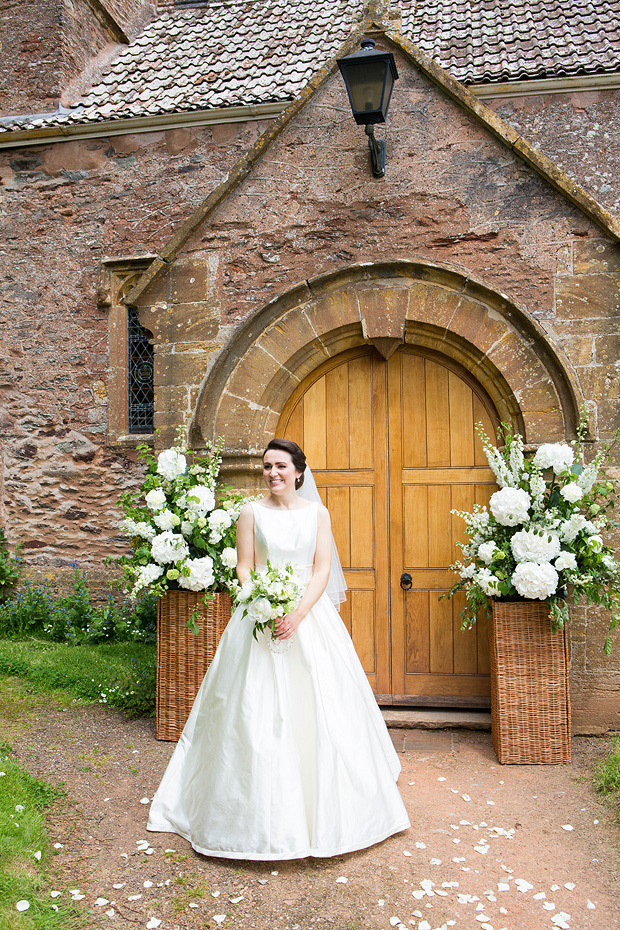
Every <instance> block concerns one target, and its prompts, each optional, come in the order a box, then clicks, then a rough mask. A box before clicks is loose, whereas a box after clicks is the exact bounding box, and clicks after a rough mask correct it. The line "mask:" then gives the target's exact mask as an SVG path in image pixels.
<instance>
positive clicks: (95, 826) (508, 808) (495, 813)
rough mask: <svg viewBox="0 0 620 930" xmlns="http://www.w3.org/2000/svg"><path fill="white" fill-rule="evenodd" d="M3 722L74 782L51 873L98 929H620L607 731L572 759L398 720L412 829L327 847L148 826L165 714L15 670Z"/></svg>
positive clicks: (20, 749)
mask: <svg viewBox="0 0 620 930" xmlns="http://www.w3.org/2000/svg"><path fill="white" fill-rule="evenodd" d="M0 738H1V739H4V740H7V741H8V742H10V743H11V744H12V745H13V747H14V749H15V751H16V754H17V757H18V759H19V761H21V762H22V763H23V764H25V765H26V766H27V768H28V769H29V770H30V771H31V772H32V773H33V774H34V775H38V776H39V777H42V778H45V779H46V780H48V781H50V782H52V783H54V784H59V783H64V785H65V788H66V790H67V794H68V796H67V800H66V801H63V802H61V803H60V804H59V805H58V806H57V807H56V808H55V809H54V811H53V812H52V816H51V831H52V841H53V842H54V843H60V844H62V848H60V849H59V850H58V855H57V857H56V859H55V864H54V888H55V889H58V890H62V895H63V897H64V896H68V895H69V892H70V890H71V889H73V890H78V891H79V894H80V895H83V896H84V897H80V898H78V899H77V900H78V901H79V905H78V906H79V907H82V908H85V909H87V910H88V913H89V915H90V919H91V921H92V924H91V925H92V926H93V927H109V928H110V930H112V928H116V927H117V928H128V927H147V928H155V927H159V928H160V930H193V928H201V930H211V928H216V927H222V928H235V930H251V928H256V930H311V928H312V930H314V928H317V927H318V928H320V927H334V928H337V930H391V928H392V927H396V928H397V930H402V928H403V927H406V928H407V930H409V928H414V930H436V928H445V930H447V928H449V927H454V928H455V930H504V928H505V930H558V928H569V930H614V928H620V916H619V914H620V891H619V886H618V877H619V870H618V850H619V848H620V825H618V824H617V823H614V820H613V812H612V811H611V808H610V807H608V806H607V805H606V804H605V803H604V802H602V801H601V800H600V799H599V798H598V797H597V795H596V794H595V792H594V791H593V789H592V786H591V772H592V769H593V767H594V765H595V764H596V762H597V760H599V759H601V758H603V757H604V756H605V754H606V752H608V751H609V748H610V746H611V743H612V740H611V739H610V738H599V739H592V738H590V739H589V738H576V739H575V740H574V744H573V755H574V761H573V763H572V765H569V766H500V765H499V763H498V762H497V760H496V757H495V754H494V752H493V748H492V746H491V740H490V735H489V734H487V733H474V732H466V731H455V730H453V731H421V730H409V731H402V730H401V731H393V739H394V741H395V745H396V746H397V748H398V749H399V751H401V752H402V755H401V759H402V764H403V772H402V774H401V777H400V780H399V786H400V788H401V792H402V796H403V799H404V801H405V804H406V805H407V809H408V811H409V815H410V819H411V822H412V824H413V827H412V829H411V830H409V831H407V832H406V833H402V834H399V835H398V836H394V837H391V838H390V839H388V840H386V841H385V842H384V843H382V844H380V845H378V846H375V847H372V848H371V849H368V850H362V851H360V852H356V853H351V854H349V855H346V856H339V857H337V858H334V859H325V860H301V861H293V862H280V863H249V862H235V861H227V860H221V859H208V858H205V857H203V856H200V855H198V854H196V853H194V852H193V850H192V849H191V848H190V847H189V844H187V843H186V842H185V841H184V840H183V839H181V838H180V837H177V836H175V835H173V834H155V833H147V831H146V829H145V824H146V817H147V810H148V807H147V804H146V803H143V800H145V799H150V798H151V797H152V795H153V793H154V791H155V789H156V787H157V785H158V784H159V780H160V778H161V775H162V774H163V771H164V769H165V767H166V764H167V761H168V759H169V757H170V755H171V753H172V744H171V743H165V742H158V741H157V740H156V739H155V736H154V721H150V720H149V721H145V720H138V721H130V722H127V721H126V720H125V719H124V718H123V716H122V715H121V714H119V713H117V712H115V711H113V710H110V709H107V708H104V707H86V706H82V705H80V704H76V703H73V702H72V701H71V700H70V699H65V700H64V701H62V700H56V699H52V700H50V699H49V698H48V696H45V698H42V697H41V696H39V695H36V694H32V693H29V692H28V690H27V688H26V686H25V685H24V684H22V683H20V682H18V681H16V680H9V681H8V682H7V681H6V680H4V681H3V683H2V690H1V694H0Z"/></svg>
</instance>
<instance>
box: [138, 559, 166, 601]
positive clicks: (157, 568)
mask: <svg viewBox="0 0 620 930" xmlns="http://www.w3.org/2000/svg"><path fill="white" fill-rule="evenodd" d="M163 573H164V570H163V568H162V567H161V565H154V564H153V562H150V563H149V564H148V565H143V566H142V568H141V569H140V571H139V572H138V577H137V578H136V583H135V585H134V587H133V593H134V594H135V593H136V592H137V591H139V590H140V589H141V588H146V587H148V585H150V584H152V583H153V582H154V581H157V579H158V578H160V577H161V576H162V575H163Z"/></svg>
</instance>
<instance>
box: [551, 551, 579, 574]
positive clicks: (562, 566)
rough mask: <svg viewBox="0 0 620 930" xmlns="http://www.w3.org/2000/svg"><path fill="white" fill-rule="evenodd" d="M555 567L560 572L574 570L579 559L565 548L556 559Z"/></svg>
mask: <svg viewBox="0 0 620 930" xmlns="http://www.w3.org/2000/svg"><path fill="white" fill-rule="evenodd" d="M554 564H555V567H556V569H557V570H558V571H559V572H564V571H569V572H574V571H576V570H577V559H576V557H575V556H574V555H573V553H572V552H566V551H565V550H563V551H562V552H560V554H559V556H558V557H557V559H556V560H555V563H554Z"/></svg>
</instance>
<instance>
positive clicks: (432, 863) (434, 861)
mask: <svg viewBox="0 0 620 930" xmlns="http://www.w3.org/2000/svg"><path fill="white" fill-rule="evenodd" d="M431 865H441V859H431Z"/></svg>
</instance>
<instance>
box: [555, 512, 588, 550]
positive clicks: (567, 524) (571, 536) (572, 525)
mask: <svg viewBox="0 0 620 930" xmlns="http://www.w3.org/2000/svg"><path fill="white" fill-rule="evenodd" d="M588 525H589V523H588V521H587V520H586V518H585V517H584V516H583V514H580V513H574V514H573V515H572V517H570V518H569V519H568V520H565V521H564V523H563V524H562V525H561V527H560V538H561V540H562V542H566V543H571V542H573V541H574V540H575V539H576V538H577V535H578V534H579V533H580V532H581V531H582V530H585V529H586V528H587V527H588Z"/></svg>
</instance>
